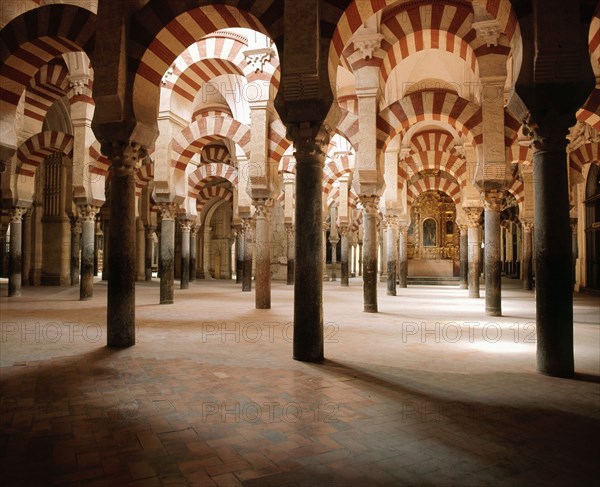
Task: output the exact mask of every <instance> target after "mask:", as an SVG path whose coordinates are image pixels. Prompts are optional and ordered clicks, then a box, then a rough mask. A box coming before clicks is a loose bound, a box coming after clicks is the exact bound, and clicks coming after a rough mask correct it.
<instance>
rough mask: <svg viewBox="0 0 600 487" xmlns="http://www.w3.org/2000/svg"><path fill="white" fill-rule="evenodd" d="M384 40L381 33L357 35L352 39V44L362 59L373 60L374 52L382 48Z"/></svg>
mask: <svg viewBox="0 0 600 487" xmlns="http://www.w3.org/2000/svg"><path fill="white" fill-rule="evenodd" d="M383 39H384V36H383V34H379V33H369V34H357V35H355V36H354V37H353V38H352V42H353V43H354V48H355V49H356V50H357V51H359V52H360V56H361V58H362V59H371V58H373V54H374V52H375V51H376V50H377V49H379V48H380V47H381V41H382V40H383Z"/></svg>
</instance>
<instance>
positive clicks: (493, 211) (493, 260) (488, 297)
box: [484, 191, 505, 316]
mask: <svg viewBox="0 0 600 487" xmlns="http://www.w3.org/2000/svg"><path fill="white" fill-rule="evenodd" d="M504 202H505V195H504V192H502V191H487V192H485V193H484V207H485V213H484V217H485V249H484V250H485V312H486V314H487V315H489V316H502V296H501V295H502V263H501V262H500V212H501V211H502V208H503V207H504Z"/></svg>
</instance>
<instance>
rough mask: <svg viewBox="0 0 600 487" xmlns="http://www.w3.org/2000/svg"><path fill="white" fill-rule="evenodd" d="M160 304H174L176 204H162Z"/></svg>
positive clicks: (160, 205) (160, 206)
mask: <svg viewBox="0 0 600 487" xmlns="http://www.w3.org/2000/svg"><path fill="white" fill-rule="evenodd" d="M159 208H160V214H161V224H160V262H161V274H160V304H173V300H174V295H175V291H174V281H175V262H174V260H175V218H176V217H177V205H176V204H175V203H160V204H159Z"/></svg>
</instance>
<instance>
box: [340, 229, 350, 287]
mask: <svg viewBox="0 0 600 487" xmlns="http://www.w3.org/2000/svg"><path fill="white" fill-rule="evenodd" d="M340 235H341V236H342V248H341V251H342V255H341V274H342V275H341V278H340V281H341V282H340V284H341V285H342V286H343V287H348V286H349V285H350V280H349V276H350V269H349V266H348V260H349V253H350V252H349V248H350V245H349V242H348V227H346V226H343V227H340Z"/></svg>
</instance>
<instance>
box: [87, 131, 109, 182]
mask: <svg viewBox="0 0 600 487" xmlns="http://www.w3.org/2000/svg"><path fill="white" fill-rule="evenodd" d="M89 154H90V157H91V158H92V161H93V163H92V166H91V167H90V172H91V173H92V174H98V175H99V176H107V175H108V170H109V169H110V160H109V159H108V157H106V156H105V155H104V154H102V151H101V149H100V142H98V141H97V140H95V141H94V142H93V143H92V145H90V148H89Z"/></svg>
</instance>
